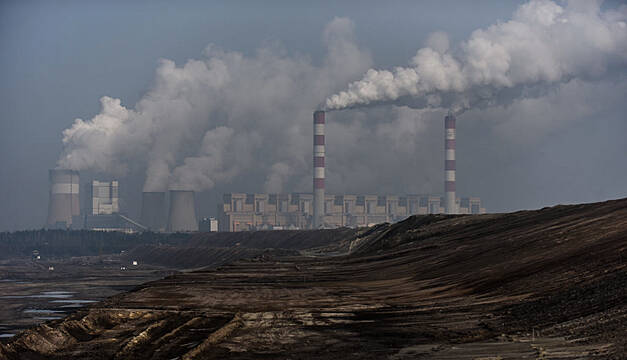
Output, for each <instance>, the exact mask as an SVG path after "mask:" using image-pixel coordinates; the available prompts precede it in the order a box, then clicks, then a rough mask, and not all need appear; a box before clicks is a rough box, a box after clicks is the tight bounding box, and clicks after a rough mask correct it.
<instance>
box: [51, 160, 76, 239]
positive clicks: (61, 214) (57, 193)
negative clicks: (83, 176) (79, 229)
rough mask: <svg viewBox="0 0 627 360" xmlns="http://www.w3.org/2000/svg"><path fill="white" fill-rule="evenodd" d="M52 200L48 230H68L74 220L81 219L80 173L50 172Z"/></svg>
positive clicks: (54, 170) (52, 170) (63, 170)
mask: <svg viewBox="0 0 627 360" xmlns="http://www.w3.org/2000/svg"><path fill="white" fill-rule="evenodd" d="M49 181H50V192H49V195H50V198H49V202H48V219H47V221H46V225H47V227H48V228H55V229H66V228H69V227H70V226H72V222H73V220H74V219H75V218H76V217H78V218H79V219H80V200H79V182H80V178H79V176H78V171H74V170H67V169H51V170H50V171H49Z"/></svg>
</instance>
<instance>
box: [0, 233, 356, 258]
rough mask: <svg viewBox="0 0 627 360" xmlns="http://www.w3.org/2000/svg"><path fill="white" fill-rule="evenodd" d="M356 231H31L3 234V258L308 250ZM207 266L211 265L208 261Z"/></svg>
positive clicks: (0, 238)
mask: <svg viewBox="0 0 627 360" xmlns="http://www.w3.org/2000/svg"><path fill="white" fill-rule="evenodd" d="M354 233H355V230H352V229H337V230H322V231H319V232H317V233H316V235H315V236H312V234H313V233H311V232H307V231H295V230H285V231H280V232H276V231H275V232H270V231H255V232H238V233H170V234H164V233H154V232H144V233H133V234H127V233H122V232H103V231H86V230H32V231H17V232H10V233H9V232H3V233H0V260H2V259H9V258H14V257H28V256H31V255H32V252H33V250H37V251H39V253H40V254H42V257H43V256H45V257H57V258H60V257H72V256H94V255H105V254H119V253H120V252H121V251H122V250H125V251H128V250H132V249H133V248H135V247H138V246H142V248H143V249H147V247H151V246H154V247H162V248H164V247H166V248H167V247H168V246H170V247H172V246H175V247H185V248H225V247H231V246H242V247H246V248H253V249H268V248H284V249H298V250H300V249H307V248H312V247H318V246H324V245H327V244H329V243H333V242H335V241H338V240H339V239H341V238H345V237H347V236H350V235H352V234H354ZM204 265H210V263H205V264H204Z"/></svg>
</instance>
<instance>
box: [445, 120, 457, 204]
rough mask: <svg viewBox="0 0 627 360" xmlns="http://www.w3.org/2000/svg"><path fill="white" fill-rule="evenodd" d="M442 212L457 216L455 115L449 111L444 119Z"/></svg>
mask: <svg viewBox="0 0 627 360" xmlns="http://www.w3.org/2000/svg"><path fill="white" fill-rule="evenodd" d="M444 131H445V135H444V151H445V153H446V154H445V158H444V211H445V212H446V213H447V214H457V206H456V204H455V115H453V113H452V112H450V111H449V113H448V115H447V116H446V117H445V118H444Z"/></svg>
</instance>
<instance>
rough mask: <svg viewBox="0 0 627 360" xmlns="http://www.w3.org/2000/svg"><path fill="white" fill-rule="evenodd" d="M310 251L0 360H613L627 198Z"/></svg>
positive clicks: (409, 228) (167, 283)
mask: <svg viewBox="0 0 627 360" xmlns="http://www.w3.org/2000/svg"><path fill="white" fill-rule="evenodd" d="M270 234H272V233H266V234H264V235H263V236H269V237H272V235H270ZM315 234H316V232H308V233H307V237H309V236H314V235H315ZM327 234H328V233H327ZM303 236H304V235H303ZM251 241H252V240H251ZM230 245H235V244H221V246H222V247H229V246H230ZM240 245H241V244H240ZM186 246H187V245H186ZM312 246H318V248H315V249H306V250H302V251H300V253H299V254H296V253H293V252H290V251H287V252H274V251H273V252H267V253H261V254H248V255H249V256H250V255H252V256H255V257H254V258H252V259H248V260H237V261H234V262H231V263H230V264H227V263H228V261H225V262H224V264H225V265H222V266H220V267H218V268H214V269H205V270H200V271H193V272H185V273H178V274H175V275H173V276H169V277H167V278H164V279H162V280H158V281H154V282H151V283H148V284H145V285H143V286H141V287H139V288H138V289H136V290H134V291H132V292H128V293H124V294H120V295H116V296H113V297H111V298H109V299H107V300H105V301H103V302H101V303H99V304H96V305H94V306H91V307H90V308H89V309H85V310H81V311H78V312H76V313H75V314H73V315H71V316H70V317H68V318H66V319H64V320H56V321H52V322H48V323H46V324H44V325H40V326H38V327H36V328H33V329H31V330H28V331H25V332H23V333H21V334H20V335H18V336H16V337H15V338H14V339H12V340H11V341H10V342H9V343H7V344H4V345H0V357H4V358H8V359H20V358H21V359H40V358H46V359H116V358H120V359H121V358H134V359H173V358H179V359H222V358H233V359H247V358H272V359H276V358H279V359H317V358H328V359H380V358H390V359H415V358H425V359H484V360H487V359H523V358H529V359H537V358H540V359H569V358H572V359H589V358H603V359H621V358H627V355H626V352H627V337H626V336H625V334H626V333H627V290H626V289H627V253H626V249H627V200H617V201H608V202H605V203H598V204H586V205H572V206H556V207H552V208H545V209H542V210H538V211H521V212H516V213H511V214H495V215H478V216H441V215H440V216H415V217H411V218H409V219H407V220H406V221H404V222H401V223H398V224H394V225H380V226H377V227H374V228H370V229H366V230H362V231H359V232H357V233H354V232H347V233H345V234H343V236H342V237H341V238H338V239H334V242H333V243H332V244H328V243H326V244H325V243H323V242H321V243H319V244H313V245H312ZM277 247H278V246H277ZM280 247H284V248H288V247H289V246H280ZM303 249H304V248H303ZM152 250H154V251H155V253H154V254H155V257H157V254H158V253H160V254H161V255H159V256H167V254H173V256H175V257H181V256H187V255H185V254H186V252H187V253H189V251H190V250H189V247H188V248H187V249H180V248H176V247H173V248H159V249H154V248H153V249H152ZM152 250H151V251H152ZM143 251H148V250H147V249H144V250H143ZM212 251H214V250H212ZM244 252H246V251H244ZM211 253H213V252H211ZM338 254H340V255H338ZM218 258H219V257H218ZM173 261H175V262H176V261H179V260H173ZM194 263H195V264H198V261H194Z"/></svg>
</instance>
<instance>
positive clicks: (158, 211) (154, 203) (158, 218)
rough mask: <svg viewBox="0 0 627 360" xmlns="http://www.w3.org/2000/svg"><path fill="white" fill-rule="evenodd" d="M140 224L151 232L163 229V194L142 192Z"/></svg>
mask: <svg viewBox="0 0 627 360" xmlns="http://www.w3.org/2000/svg"><path fill="white" fill-rule="evenodd" d="M141 224H142V225H144V226H145V227H147V228H148V229H150V230H152V231H160V230H164V229H165V193H164V192H143V193H142V215H141Z"/></svg>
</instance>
